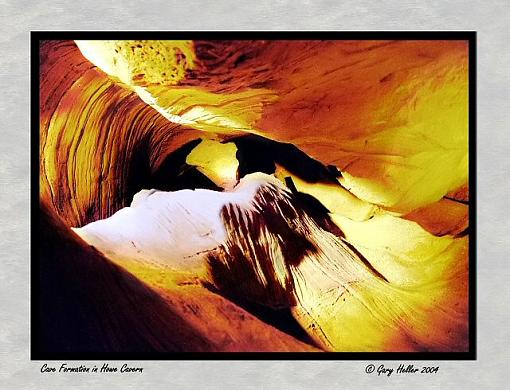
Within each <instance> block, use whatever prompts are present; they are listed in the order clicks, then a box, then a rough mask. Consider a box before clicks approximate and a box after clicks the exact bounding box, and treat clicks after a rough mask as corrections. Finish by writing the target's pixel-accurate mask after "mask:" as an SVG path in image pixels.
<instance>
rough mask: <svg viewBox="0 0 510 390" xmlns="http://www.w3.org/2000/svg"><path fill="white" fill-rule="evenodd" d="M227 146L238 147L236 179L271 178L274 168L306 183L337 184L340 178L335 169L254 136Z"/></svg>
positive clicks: (287, 147) (302, 153)
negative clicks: (258, 174)
mask: <svg viewBox="0 0 510 390" xmlns="http://www.w3.org/2000/svg"><path fill="white" fill-rule="evenodd" d="M229 142H233V143H234V144H235V145H236V147H237V154H236V157H237V160H238V161H239V170H238V178H242V177H244V176H246V175H247V174H249V173H254V172H264V173H267V174H272V173H274V172H275V169H276V165H275V164H279V165H281V166H282V167H284V168H285V169H286V170H288V171H289V172H291V173H292V174H294V175H296V176H298V177H299V178H301V179H303V180H305V181H307V182H309V183H317V182H326V183H335V184H338V181H337V178H338V177H340V176H341V173H340V171H339V170H338V169H337V168H336V167H334V166H332V165H329V166H325V165H324V164H322V163H321V162H319V161H317V160H315V159H313V158H311V157H310V156H308V155H307V154H306V153H304V152H303V151H301V150H299V149H298V148H297V147H296V146H294V145H292V144H289V143H283V142H277V141H273V140H270V139H267V138H264V137H261V136H258V135H253V134H249V135H245V136H242V137H237V138H234V139H230V140H229Z"/></svg>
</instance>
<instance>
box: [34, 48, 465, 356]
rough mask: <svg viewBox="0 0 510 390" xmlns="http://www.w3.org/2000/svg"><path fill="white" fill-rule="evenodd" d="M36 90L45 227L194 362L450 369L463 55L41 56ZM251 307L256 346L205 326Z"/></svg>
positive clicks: (114, 52) (184, 51) (458, 333)
mask: <svg viewBox="0 0 510 390" xmlns="http://www.w3.org/2000/svg"><path fill="white" fill-rule="evenodd" d="M94 65H95V66H97V67H95V66H94ZM40 74H41V92H40V97H41V132H40V152H41V163H40V174H41V176H40V186H41V203H42V205H43V207H45V208H47V209H48V210H49V214H54V215H55V216H57V215H58V218H59V219H61V220H62V221H64V223H65V224H66V225H67V229H68V228H70V227H82V228H81V229H76V230H75V231H76V232H77V233H78V234H79V235H80V236H81V237H82V238H83V239H84V240H85V241H87V242H88V243H89V244H90V245H93V246H95V247H96V248H97V249H99V250H100V251H101V252H102V253H103V255H104V256H105V257H106V258H103V257H102V259H103V260H101V261H105V262H110V261H113V262H114V263H116V264H118V265H119V266H121V267H122V268H124V269H125V270H127V271H129V272H131V273H132V274H133V275H134V277H136V278H138V279H140V280H141V281H143V282H145V283H147V284H148V285H149V286H150V287H151V288H154V289H156V291H157V292H156V294H163V295H164V294H167V295H164V296H168V294H170V296H172V298H171V299H169V300H168V302H171V303H173V304H176V302H179V303H178V304H176V305H177V307H180V306H179V305H181V304H182V305H183V307H185V305H186V304H187V303H189V304H190V305H192V306H193V305H197V307H199V308H200V309H199V310H200V311H201V312H202V313H204V314H203V315H202V316H199V318H198V319H197V318H195V317H193V321H192V326H193V328H194V329H198V330H199V331H198V334H197V337H205V338H207V339H208V343H209V342H211V343H213V344H214V345H212V344H211V345H210V346H209V347H207V348H209V349H208V350H303V349H305V350H312V349H313V348H312V347H311V346H306V345H305V344H303V343H302V342H300V341H298V340H296V339H295V338H293V337H292V336H294V337H298V338H300V339H301V340H302V341H305V342H307V343H310V344H314V345H315V346H318V347H319V348H321V349H322V350H336V351H463V350H467V347H468V345H467V334H468V329H467V316H468V311H467V295H468V294H467V293H468V277H467V276H468V261H467V259H468V235H467V232H468V230H467V229H468V226H469V220H468V209H469V197H468V193H469V188H468V185H467V174H468V170H467V158H468V154H467V143H468V132H467V119H468V117H467V43H466V42H461V41H458V42H457V41H447V42H446V41H445V42H443V41H435V42H427V41H391V42H390V41H387V42H386V41H352V42H348V41H253V42H249V41H222V42H220V41H214V42H208V41H194V42H188V41H119V42H115V41H113V42H112V41H109V42H104V41H94V42H92V41H79V42H77V45H76V44H75V43H73V42H53V41H52V42H45V43H43V44H42V45H41V71H40ZM276 141H279V142H276ZM280 142H284V143H280ZM257 172H259V173H257ZM260 172H262V173H260ZM245 175H248V176H245ZM150 189H155V190H156V191H150ZM190 189H196V190H195V191H190ZM133 197H134V198H133ZM130 204H131V207H126V206H128V205H130ZM115 213H116V214H115ZM71 234H72V233H71V232H70V231H68V232H67V233H65V234H62V235H60V236H59V237H58V238H55V240H53V241H51V242H54V243H55V245H58V244H57V243H58V242H59V240H60V241H62V240H63V241H68V240H71V238H70V237H71ZM72 240H77V239H76V238H73V239H72ZM80 245H83V246H85V245H84V243H83V242H81V244H80ZM73 250H74V249H73ZM59 255H61V256H64V254H63V253H61V254H59ZM84 256H85V257H86V255H84ZM91 256H92V255H91ZM94 256H96V255H94ZM97 256H102V255H97ZM98 272H102V271H98ZM84 283H91V282H90V280H88V282H84ZM186 286H193V287H186ZM204 286H209V288H210V289H211V288H214V290H213V291H214V292H211V291H209V290H207V289H206V288H205V287H204ZM101 288H105V289H106V287H104V286H103V287H101ZM112 288H114V287H112ZM217 294H219V295H217ZM212 297H215V298H214V299H213V298H212ZM165 299H166V298H165ZM191 302H192V303H191ZM232 302H235V304H234V303H232ZM250 304H256V305H259V306H263V307H267V308H268V310H269V312H270V313H271V315H270V316H269V317H270V318H269V317H268V316H264V315H262V316H261V315H259V318H261V319H262V321H261V320H260V319H256V318H255V317H253V319H250V322H249V323H250V326H249V329H250V331H249V332H251V330H254V331H255V332H257V330H260V329H265V332H269V333H268V338H267V339H264V340H262V339H260V338H259V339H257V341H255V339H253V335H252V334H251V333H249V332H242V331H240V330H239V329H240V327H243V326H246V325H245V324H244V322H243V321H242V320H240V319H239V318H237V317H235V318H234V317H232V316H227V317H225V318H223V317H222V318H221V319H220V318H218V319H216V318H215V315H214V314H213V313H214V312H215V311H218V310H219V311H220V312H228V310H230V309H226V308H227V307H228V308H232V307H236V308H237V309H236V310H240V312H243V313H244V311H243V310H244V309H241V308H240V307H238V306H237V305H240V306H242V307H244V308H246V310H252V306H250ZM171 305H172V304H171ZM158 310H159V309H158ZM177 312H178V313H177V317H179V318H183V319H184V321H186V320H187V319H186V317H187V315H188V314H186V310H184V311H183V310H177ZM288 312H290V313H291V314H292V318H293V319H294V321H296V322H297V324H299V326H300V327H301V328H302V330H304V332H302V333H299V332H293V331H290V330H288V329H287V328H286V327H285V326H282V324H281V321H280V322H279V320H278V318H280V317H282V316H283V315H284V314H282V313H288ZM119 313H120V312H119ZM266 314H267V313H266ZM119 315H120V314H119ZM244 315H245V314H243V316H244ZM250 318H251V317H250ZM275 318H276V321H275ZM264 321H265V322H269V323H271V324H272V325H273V326H276V327H278V328H280V329H282V330H283V331H284V332H286V333H287V335H286V336H288V339H285V340H288V342H287V341H285V342H284V343H283V344H282V343H279V342H276V341H274V340H275V339H277V338H279V337H280V335H281V334H284V333H282V332H280V331H278V330H276V329H275V328H273V327H270V326H268V325H267V324H265V323H264ZM243 324H244V325H243ZM137 332H142V333H143V331H142V330H140V329H139V330H137ZM158 332H161V330H158ZM218 332H219V333H218ZM213 334H215V335H219V334H221V336H218V337H220V338H225V337H226V338H228V339H229V340H230V341H229V342H227V343H223V344H222V343H220V342H218V340H216V341H211V340H212V339H214V336H212V335H213ZM188 336H189V335H188ZM188 336H186V335H183V336H182V337H183V338H187V337H188ZM105 337H106V336H105ZM189 337H195V336H189ZM250 340H251V341H250ZM215 343H216V344H215ZM272 343H273V344H272ZM192 344H193V343H192ZM176 345H177V344H176ZM271 345H273V347H271ZM112 348H114V347H112ZM162 348H163V349H165V348H167V349H175V350H180V349H179V348H181V347H177V346H174V347H170V346H168V345H167V346H166V347H162ZM272 348H273V349H272Z"/></svg>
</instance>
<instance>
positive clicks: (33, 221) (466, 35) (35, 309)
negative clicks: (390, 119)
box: [30, 31, 477, 361]
mask: <svg viewBox="0 0 510 390" xmlns="http://www.w3.org/2000/svg"><path fill="white" fill-rule="evenodd" d="M476 38H477V35H476V31H189V32H187V31H31V34H30V63H31V69H30V83H31V96H30V101H31V138H30V143H31V161H30V164H31V177H30V182H31V183H30V184H31V192H30V204H31V213H30V268H31V270H30V352H31V356H30V358H31V360H365V361H366V360H369V361H375V360H476V359H477V337H476V332H477V329H476V325H477V315H476V308H477V305H476V239H477V237H476V235H477V229H476V210H477V205H476V170H477V168H476V164H477V156H476V137H477V132H476ZM78 39H81V40H97V39H111V40H124V39H129V40H131V39H155V40H157V39H161V40H164V39H186V40H197V39H202V40H203V39H208V40H216V39H218V40H219V39H221V40H246V39H250V40H251V39H265V40H277V39H278V40H465V41H468V43H469V230H468V232H469V350H468V351H466V352H317V353H313V352H161V353H160V352H151V353H131V352H129V353H124V352H107V353H97V352H76V353H75V352H62V353H47V352H42V351H40V350H38V348H37V346H38V345H39V340H38V332H36V331H34V329H39V326H40V317H39V316H40V310H39V306H38V302H39V299H37V294H38V293H39V291H40V290H39V264H38V257H37V256H38V249H39V247H38V245H39V237H38V233H39V232H38V227H39V217H40V205H39V164H40V156H39V132H40V129H39V125H40V121H39V110H40V102H39V85H40V80H39V65H40V64H39V44H40V41H43V40H78Z"/></svg>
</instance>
